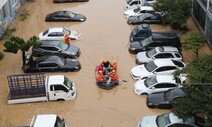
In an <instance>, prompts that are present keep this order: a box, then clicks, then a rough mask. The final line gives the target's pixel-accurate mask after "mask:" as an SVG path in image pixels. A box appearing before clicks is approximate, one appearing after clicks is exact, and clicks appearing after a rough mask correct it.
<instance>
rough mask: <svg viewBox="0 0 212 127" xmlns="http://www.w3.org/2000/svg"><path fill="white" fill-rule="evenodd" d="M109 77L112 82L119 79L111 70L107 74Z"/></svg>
mask: <svg viewBox="0 0 212 127" xmlns="http://www.w3.org/2000/svg"><path fill="white" fill-rule="evenodd" d="M109 77H110V78H112V79H113V80H118V79H119V76H118V74H117V73H116V70H112V71H111V72H110V73H109Z"/></svg>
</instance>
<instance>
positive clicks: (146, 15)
mask: <svg viewBox="0 0 212 127" xmlns="http://www.w3.org/2000/svg"><path fill="white" fill-rule="evenodd" d="M146 17H148V14H143V15H140V16H139V17H138V19H139V20H143V19H145V18H146Z"/></svg>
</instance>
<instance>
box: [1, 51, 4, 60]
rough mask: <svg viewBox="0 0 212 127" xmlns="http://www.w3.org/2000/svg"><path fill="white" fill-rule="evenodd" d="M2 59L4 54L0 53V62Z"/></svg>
mask: <svg viewBox="0 0 212 127" xmlns="http://www.w3.org/2000/svg"><path fill="white" fill-rule="evenodd" d="M3 58H4V53H3V52H0V60H2V59H3Z"/></svg>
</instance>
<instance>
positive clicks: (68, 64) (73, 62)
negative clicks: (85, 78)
mask: <svg viewBox="0 0 212 127" xmlns="http://www.w3.org/2000/svg"><path fill="white" fill-rule="evenodd" d="M79 66H80V63H79V61H78V60H74V59H66V63H65V65H64V67H67V68H75V67H79Z"/></svg>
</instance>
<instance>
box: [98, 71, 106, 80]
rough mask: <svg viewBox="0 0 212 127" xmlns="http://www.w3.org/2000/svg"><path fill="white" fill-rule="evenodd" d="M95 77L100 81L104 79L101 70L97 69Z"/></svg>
mask: <svg viewBox="0 0 212 127" xmlns="http://www.w3.org/2000/svg"><path fill="white" fill-rule="evenodd" d="M97 79H98V81H102V80H104V79H105V77H104V75H103V72H102V70H99V71H98V74H97Z"/></svg>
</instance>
